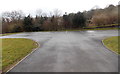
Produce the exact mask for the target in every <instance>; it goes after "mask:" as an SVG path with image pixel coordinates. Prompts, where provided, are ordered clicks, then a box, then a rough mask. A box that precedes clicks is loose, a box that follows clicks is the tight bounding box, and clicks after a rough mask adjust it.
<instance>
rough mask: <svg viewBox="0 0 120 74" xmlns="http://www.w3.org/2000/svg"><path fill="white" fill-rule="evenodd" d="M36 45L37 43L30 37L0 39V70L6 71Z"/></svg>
mask: <svg viewBox="0 0 120 74" xmlns="http://www.w3.org/2000/svg"><path fill="white" fill-rule="evenodd" d="M37 46H38V44H37V43H36V42H34V41H33V40H30V39H24V38H7V39H2V70H3V71H4V72H5V71H7V70H8V69H9V68H10V67H12V66H13V65H14V64H16V63H17V62H18V61H20V60H21V59H22V58H23V57H25V56H26V55H27V54H29V53H30V52H31V51H32V50H33V49H34V48H36V47H37Z"/></svg>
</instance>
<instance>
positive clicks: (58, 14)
mask: <svg viewBox="0 0 120 74" xmlns="http://www.w3.org/2000/svg"><path fill="white" fill-rule="evenodd" d="M53 13H54V16H55V17H60V16H61V15H62V12H61V10H58V9H54V11H53Z"/></svg>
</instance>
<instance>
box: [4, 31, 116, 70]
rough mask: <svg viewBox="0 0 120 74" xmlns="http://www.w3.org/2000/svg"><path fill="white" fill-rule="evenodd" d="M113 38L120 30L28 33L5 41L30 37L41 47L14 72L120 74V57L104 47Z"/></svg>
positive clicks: (16, 35) (11, 36)
mask: <svg viewBox="0 0 120 74" xmlns="http://www.w3.org/2000/svg"><path fill="white" fill-rule="evenodd" d="M110 36H118V31H117V30H98V31H97V30H96V31H68V32H67V31H66V32H65V31H64V32H25V33H19V34H14V35H9V36H3V37H2V38H29V39H33V40H35V41H37V42H38V43H39V44H40V47H39V48H38V49H37V50H36V51H35V52H34V53H32V54H31V55H30V56H28V57H27V58H26V59H25V60H23V61H22V62H21V63H19V64H18V65H17V66H15V67H14V68H13V69H12V70H10V72H118V55H117V54H115V53H113V52H111V51H110V50H108V49H107V48H106V47H105V46H104V45H103V44H102V40H103V39H104V38H106V37H110ZM26 45H27V44H26Z"/></svg>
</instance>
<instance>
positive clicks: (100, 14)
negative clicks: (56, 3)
mask: <svg viewBox="0 0 120 74" xmlns="http://www.w3.org/2000/svg"><path fill="white" fill-rule="evenodd" d="M118 7H119V5H117V6H114V5H109V6H108V7H106V8H104V9H101V8H96V9H91V10H89V11H83V12H77V13H69V14H67V12H65V14H64V15H61V12H60V10H58V9H56V10H54V12H53V13H51V12H50V15H49V16H47V15H46V14H45V13H43V12H42V10H37V12H36V16H35V17H32V16H31V15H30V14H29V15H27V16H25V14H24V13H23V12H22V11H12V12H4V13H3V14H2V33H11V32H23V31H26V32H31V31H60V30H66V29H82V28H84V27H88V26H104V25H111V24H118V20H120V19H119V18H118Z"/></svg>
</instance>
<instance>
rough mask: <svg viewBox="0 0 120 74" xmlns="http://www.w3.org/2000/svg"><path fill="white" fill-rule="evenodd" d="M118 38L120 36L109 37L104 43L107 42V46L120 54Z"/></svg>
mask: <svg viewBox="0 0 120 74" xmlns="http://www.w3.org/2000/svg"><path fill="white" fill-rule="evenodd" d="M118 38H120V36H114V37H109V38H106V39H104V40H103V43H104V44H105V46H106V47H107V48H109V49H110V50H112V51H113V52H115V53H117V54H120V51H119V47H118V45H119V44H118V40H119V39H118ZM119 41H120V40H119Z"/></svg>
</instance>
